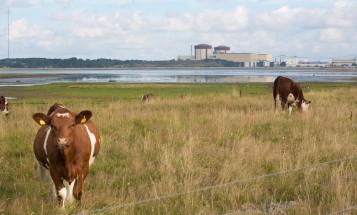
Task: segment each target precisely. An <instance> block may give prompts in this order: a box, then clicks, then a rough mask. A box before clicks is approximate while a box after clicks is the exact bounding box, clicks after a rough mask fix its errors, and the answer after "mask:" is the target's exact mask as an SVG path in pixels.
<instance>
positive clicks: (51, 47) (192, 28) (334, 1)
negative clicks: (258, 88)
mask: <svg viewBox="0 0 357 215" xmlns="http://www.w3.org/2000/svg"><path fill="white" fill-rule="evenodd" d="M8 7H9V8H10V57H11V58H27V57H46V58H69V57H77V58H83V59H97V58H111V59H122V60H127V59H141V60H170V59H176V58H177V56H178V55H190V53H191V45H197V44H200V43H206V44H210V45H212V46H213V47H215V46H219V45H226V46H229V47H231V51H232V52H237V53H240V52H252V53H268V54H272V55H273V58H275V57H278V56H280V55H285V56H298V57H303V58H307V59H311V60H314V59H329V58H352V57H356V56H357V36H355V35H357V13H356V11H357V1H356V0H249V1H248V0H246V1H243V0H180V1H178V0H175V1H174V0H0V58H7V54H8V53H7V8H8Z"/></svg>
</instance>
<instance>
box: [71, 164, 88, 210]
mask: <svg viewBox="0 0 357 215" xmlns="http://www.w3.org/2000/svg"><path fill="white" fill-rule="evenodd" d="M88 171H89V165H88V164H87V165H85V166H84V167H83V171H82V174H79V176H78V179H77V182H76V184H75V186H74V189H73V194H74V197H75V198H76V199H77V200H78V203H80V202H81V199H82V190H83V185H84V181H85V180H86V178H87V176H88Z"/></svg>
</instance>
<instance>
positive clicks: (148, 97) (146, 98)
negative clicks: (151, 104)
mask: <svg viewBox="0 0 357 215" xmlns="http://www.w3.org/2000/svg"><path fill="white" fill-rule="evenodd" d="M154 97H155V96H154V94H152V93H147V94H145V95H143V98H142V99H141V103H142V104H143V103H145V102H148V101H151V100H153V99H154Z"/></svg>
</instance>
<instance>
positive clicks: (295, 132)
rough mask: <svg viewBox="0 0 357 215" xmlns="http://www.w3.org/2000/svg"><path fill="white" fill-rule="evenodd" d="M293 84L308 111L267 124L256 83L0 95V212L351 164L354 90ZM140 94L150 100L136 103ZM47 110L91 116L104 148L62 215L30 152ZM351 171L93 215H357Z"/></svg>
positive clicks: (111, 202) (125, 198) (21, 90)
mask: <svg viewBox="0 0 357 215" xmlns="http://www.w3.org/2000/svg"><path fill="white" fill-rule="evenodd" d="M302 85H303V87H304V92H305V93H304V94H305V97H306V98H307V99H309V100H312V104H311V110H310V111H309V112H308V113H307V114H300V113H298V112H296V111H294V112H293V114H292V116H288V115H287V114H286V113H285V114H283V113H279V114H274V111H273V109H274V108H273V104H274V103H273V97H272V92H271V91H272V90H271V84H261V83H256V84H109V83H108V84H84V83H81V84H73V83H61V84H51V85H44V86H31V87H11V88H5V87H1V88H0V92H5V90H6V93H7V94H6V96H14V97H18V98H19V99H18V100H9V103H10V111H11V115H10V116H9V117H8V118H6V119H5V118H3V119H2V121H1V122H0V172H1V177H0V213H4V214H73V213H78V212H81V211H87V210H94V209H100V208H103V207H110V206H116V205H121V204H125V203H131V202H136V201H140V200H145V199H150V198H154V197H157V196H165V195H171V194H175V193H181V192H187V191H189V190H194V189H198V188H204V187H208V186H212V185H219V184H224V183H229V182H231V181H234V180H237V179H247V178H254V177H257V176H261V175H265V174H271V173H276V172H282V171H288V170H292V169H296V168H302V167H304V166H309V165H312V164H316V163H321V162H326V161H330V160H334V159H338V158H343V157H346V156H351V155H356V151H357V144H356V143H357V131H356V129H354V128H353V126H352V124H353V123H357V120H356V118H355V117H356V116H355V115H356V113H357V109H356V107H357V88H356V86H355V85H354V84H345V83H303V84H302ZM240 91H241V95H240ZM147 92H153V93H154V94H155V95H156V99H155V100H154V101H152V102H150V103H148V104H145V105H142V104H141V103H140V101H141V96H142V95H143V94H144V93H147ZM54 102H61V103H63V104H65V105H66V106H67V107H68V108H69V109H71V110H72V111H76V112H79V111H81V110H84V109H90V110H92V112H93V118H92V119H93V121H94V122H95V123H96V124H97V126H98V128H99V130H100V132H101V135H102V137H103V140H104V141H103V144H102V147H101V151H100V153H99V157H98V158H97V160H96V162H95V163H94V164H93V166H92V168H91V170H90V174H89V176H88V179H87V181H86V184H85V186H84V193H83V202H82V205H80V206H75V205H72V206H71V205H69V206H68V207H66V209H65V210H62V209H60V208H59V207H58V206H57V205H56V204H55V203H54V202H53V201H51V200H50V198H49V197H48V192H49V184H48V183H47V182H46V181H39V180H38V179H37V172H36V165H37V164H36V161H35V158H34V155H33V151H32V143H33V138H34V136H35V134H36V131H37V129H38V125H37V124H36V123H35V122H34V121H33V120H32V114H33V113H35V112H47V109H48V108H49V107H50V105H51V104H52V103H54ZM351 111H352V113H353V117H352V119H351V118H350V115H351ZM356 169H357V161H356V158H355V159H351V160H346V161H343V162H336V163H332V164H327V165H321V166H318V167H316V168H308V169H306V170H302V171H297V172H293V173H290V174H282V175H279V176H274V177H267V178H264V179H259V180H258V179H257V180H252V181H249V182H246V183H242V184H235V185H230V186H226V187H221V188H216V189H208V190H204V191H200V192H195V193H190V194H186V195H178V196H175V197H172V198H167V199H163V200H157V201H152V202H148V203H147V204H143V205H140V204H138V205H134V206H127V207H123V208H120V209H115V210H111V211H108V212H105V213H102V214H224V213H229V212H232V211H233V212H236V213H239V211H242V208H247V207H248V208H249V209H250V210H251V211H253V209H257V210H260V211H262V210H263V207H264V205H265V204H266V203H271V202H273V203H276V202H280V201H294V202H295V206H294V207H291V208H288V209H286V211H287V213H288V214H328V213H331V212H334V211H340V210H342V209H344V208H350V207H352V206H356V205H357V186H356V181H357V177H356Z"/></svg>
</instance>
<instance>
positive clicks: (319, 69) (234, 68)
mask: <svg viewBox="0 0 357 215" xmlns="http://www.w3.org/2000/svg"><path fill="white" fill-rule="evenodd" d="M26 70H30V71H32V70H40V71H58V70H65V71H66V70H88V71H90V70H297V71H305V70H308V71H311V70H312V71H336V72H357V67H351V68H345V67H108V68H101V67H100V68H87V67H86V68H49V67H39V68H0V72H2V71H9V72H10V71H26Z"/></svg>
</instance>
